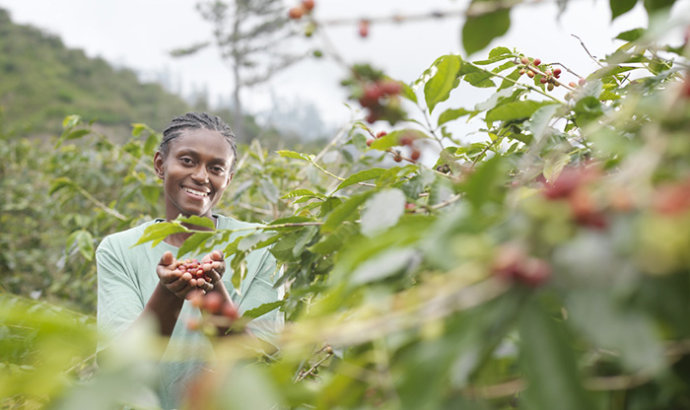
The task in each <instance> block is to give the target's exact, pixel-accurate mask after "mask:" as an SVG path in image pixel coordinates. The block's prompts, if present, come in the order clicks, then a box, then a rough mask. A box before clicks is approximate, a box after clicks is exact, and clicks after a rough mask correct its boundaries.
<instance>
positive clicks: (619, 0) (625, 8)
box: [609, 0, 637, 21]
mask: <svg viewBox="0 0 690 410" xmlns="http://www.w3.org/2000/svg"><path fill="white" fill-rule="evenodd" d="M635 4H637V0H609V7H611V21H613V20H615V19H616V17H618V16H620V15H622V14H625V13H627V12H629V11H630V10H632V9H633V7H635Z"/></svg>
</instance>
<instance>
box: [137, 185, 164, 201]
mask: <svg viewBox="0 0 690 410" xmlns="http://www.w3.org/2000/svg"><path fill="white" fill-rule="evenodd" d="M141 194H142V195H143V196H144V198H146V202H148V203H149V204H151V205H153V206H157V205H158V199H159V198H160V194H161V190H160V187H159V186H158V185H143V186H142V187H141Z"/></svg>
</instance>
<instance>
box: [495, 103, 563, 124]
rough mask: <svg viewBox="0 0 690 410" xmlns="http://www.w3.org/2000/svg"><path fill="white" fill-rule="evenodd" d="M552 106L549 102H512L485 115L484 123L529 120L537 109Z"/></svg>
mask: <svg viewBox="0 0 690 410" xmlns="http://www.w3.org/2000/svg"><path fill="white" fill-rule="evenodd" d="M550 104H554V103H553V102H550V101H532V100H526V101H514V102H510V103H507V104H503V105H499V106H498V107H496V108H494V109H492V110H490V111H488V112H487V113H486V121H487V122H493V121H512V120H517V119H523V118H529V117H531V116H532V114H534V112H535V111H537V110H538V109H539V108H541V107H543V106H545V105H550Z"/></svg>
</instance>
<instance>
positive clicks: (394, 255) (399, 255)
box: [350, 248, 417, 286]
mask: <svg viewBox="0 0 690 410" xmlns="http://www.w3.org/2000/svg"><path fill="white" fill-rule="evenodd" d="M416 254H417V251H416V250H414V249H411V248H404V249H388V250H386V251H384V252H381V253H380V254H378V255H376V256H374V257H373V258H371V259H369V260H367V261H366V262H364V263H362V264H361V265H359V266H358V267H357V269H355V271H354V272H353V273H352V276H351V277H350V284H351V285H354V286H359V285H363V284H366V283H370V282H374V281H378V280H381V279H385V278H387V277H389V276H392V275H394V274H396V273H398V272H400V271H402V270H404V269H405V268H407V267H408V266H409V265H410V262H411V261H412V259H413V258H414V257H415V255H416Z"/></svg>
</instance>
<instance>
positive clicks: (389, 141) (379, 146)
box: [370, 128, 429, 151]
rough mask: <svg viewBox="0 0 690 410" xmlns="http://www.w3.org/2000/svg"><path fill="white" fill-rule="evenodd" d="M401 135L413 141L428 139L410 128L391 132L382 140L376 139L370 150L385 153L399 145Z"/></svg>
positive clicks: (420, 132) (423, 134)
mask: <svg viewBox="0 0 690 410" xmlns="http://www.w3.org/2000/svg"><path fill="white" fill-rule="evenodd" d="M403 135H406V136H409V137H411V138H413V139H423V138H429V136H428V135H426V134H425V133H423V132H422V131H419V130H416V129H412V128H405V129H402V130H395V131H393V132H389V133H388V134H386V135H385V136H383V138H377V139H376V140H374V142H372V143H371V147H370V148H371V149H376V150H381V151H385V150H387V149H388V148H391V147H395V146H398V145H400V137H402V136H403Z"/></svg>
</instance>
